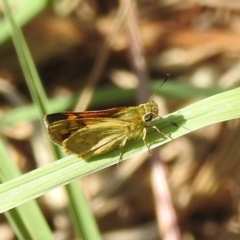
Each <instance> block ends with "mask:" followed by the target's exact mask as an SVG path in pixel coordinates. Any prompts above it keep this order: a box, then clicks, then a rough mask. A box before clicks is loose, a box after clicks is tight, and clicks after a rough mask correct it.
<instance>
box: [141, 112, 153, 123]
mask: <svg viewBox="0 0 240 240" xmlns="http://www.w3.org/2000/svg"><path fill="white" fill-rule="evenodd" d="M152 119H153V114H152V113H151V112H148V113H146V114H145V115H143V121H144V122H150V121H151V120H152Z"/></svg>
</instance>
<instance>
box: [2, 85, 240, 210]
mask: <svg viewBox="0 0 240 240" xmlns="http://www.w3.org/2000/svg"><path fill="white" fill-rule="evenodd" d="M239 117H240V88H237V89H234V90H231V91H227V92H224V93H221V94H217V95H215V96H212V97H209V98H206V99H204V100H202V101H199V102H197V103H194V104H192V105H190V106H187V107H185V108H183V109H180V110H179V111H177V112H175V113H172V114H170V115H169V116H167V118H168V119H169V120H171V121H174V122H175V123H176V124H178V126H179V128H175V127H174V126H172V125H170V124H169V123H168V122H167V121H164V120H162V119H159V120H156V121H154V125H156V126H157V127H158V128H159V129H161V131H163V132H164V133H165V134H170V135H171V137H172V138H173V139H175V138H177V137H180V136H182V135H184V134H187V133H189V132H190V131H194V130H196V129H199V128H202V127H205V126H208V125H211V124H214V123H217V122H222V121H227V120H231V119H235V118H239ZM181 126H182V127H181ZM168 141H170V139H166V138H164V137H163V136H162V135H161V134H159V133H158V132H156V131H151V132H150V133H149V134H148V135H147V142H148V144H149V145H150V148H156V147H158V146H160V145H162V144H163V143H166V142H168ZM145 151H147V149H146V147H145V146H144V144H143V142H142V141H140V140H139V141H131V142H128V143H127V145H126V148H125V151H124V155H123V160H126V159H128V158H130V157H132V156H134V155H136V154H139V153H142V152H145ZM119 153H120V150H119V149H116V150H113V151H111V152H109V153H107V154H104V155H102V156H98V157H95V158H93V159H91V160H89V161H79V159H78V158H77V157H76V156H74V155H70V156H68V157H65V158H63V159H61V161H57V162H54V163H52V164H49V165H48V166H45V167H42V168H39V169H37V170H34V171H32V172H30V173H27V174H25V175H23V176H20V177H18V178H16V179H14V180H11V181H9V182H7V183H4V184H2V186H0V199H1V206H0V212H3V211H6V210H8V209H10V208H13V207H15V206H18V205H20V204H22V203H25V202H26V201H29V200H31V199H33V198H36V197H39V196H41V195H43V194H44V193H46V192H47V191H49V190H51V189H53V188H55V187H59V186H62V185H65V184H68V183H69V182H71V181H73V180H74V179H75V178H78V177H84V176H86V175H89V174H91V173H94V172H96V171H99V170H101V169H104V168H106V167H108V166H111V165H113V164H116V163H117V162H118V161H119Z"/></svg>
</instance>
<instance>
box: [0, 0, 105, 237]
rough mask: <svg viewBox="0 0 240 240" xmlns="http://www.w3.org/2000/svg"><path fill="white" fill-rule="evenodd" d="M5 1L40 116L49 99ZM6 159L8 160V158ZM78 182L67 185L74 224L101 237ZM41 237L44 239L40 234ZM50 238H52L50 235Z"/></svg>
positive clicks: (6, 12) (7, 15) (78, 229)
mask: <svg viewBox="0 0 240 240" xmlns="http://www.w3.org/2000/svg"><path fill="white" fill-rule="evenodd" d="M3 3H4V10H5V17H6V19H7V20H8V21H9V23H10V25H11V29H12V37H13V41H14V45H15V48H16V51H17V54H18V58H19V61H20V64H21V67H22V70H23V73H24V76H25V79H26V82H27V85H28V88H29V91H30V93H31V96H32V99H33V101H34V103H35V104H36V105H37V106H38V107H39V113H41V114H40V116H43V115H45V114H47V113H49V111H48V100H47V97H46V94H45V92H44V89H43V87H42V85H41V81H40V78H39V76H38V73H37V71H36V68H35V65H34V63H33V60H32V57H31V54H30V52H29V50H28V47H27V44H26V42H25V40H24V37H23V35H22V33H21V30H20V29H19V27H18V26H17V24H16V23H15V21H14V18H13V16H12V14H11V10H10V8H9V6H8V2H7V1H6V0H4V1H3ZM54 149H55V154H56V156H57V158H60V157H61V155H60V154H59V151H58V150H57V148H54ZM5 160H6V161H7V159H5ZM0 177H1V176H0ZM76 184H77V183H72V184H71V185H70V186H67V188H69V189H67V191H68V192H69V191H71V189H72V188H74V190H75V191H74V193H73V194H71V195H70V196H69V197H70V199H69V201H70V204H71V207H70V209H71V213H72V214H73V215H74V216H73V219H74V220H76V221H75V222H74V225H75V226H76V228H77V232H78V233H81V236H82V237H83V238H84V239H89V240H90V239H96V240H97V239H101V237H100V233H99V230H98V227H97V224H96V222H95V220H94V217H93V215H92V213H91V211H90V209H89V208H88V205H87V203H86V200H85V196H84V195H83V192H82V191H80V190H79V191H77V189H79V187H80V186H78V185H76ZM26 191H28V190H26ZM72 198H73V199H72ZM0 199H1V196H0ZM80 204H81V206H80ZM80 211H81V212H80ZM35 214H37V212H35ZM21 217H22V219H24V218H26V217H27V215H26V214H25V215H22V216H21ZM16 226H17V224H16ZM42 228H46V225H42V226H39V228H38V229H39V231H42V230H43V229H42ZM82 229H84V230H85V231H83V232H81V230H82ZM18 230H19V231H21V228H19V229H18ZM36 233H37V232H36ZM36 233H35V234H36ZM25 239H29V238H25ZM32 239H34V238H32ZM35 239H36V238H35ZM39 239H42V238H41V236H40V234H39ZM44 239H47V238H44ZM49 239H51V238H50V236H49Z"/></svg>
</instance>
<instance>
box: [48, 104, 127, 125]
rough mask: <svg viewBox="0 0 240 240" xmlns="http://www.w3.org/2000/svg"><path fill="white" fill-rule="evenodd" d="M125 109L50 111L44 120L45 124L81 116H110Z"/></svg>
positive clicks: (80, 117)
mask: <svg viewBox="0 0 240 240" xmlns="http://www.w3.org/2000/svg"><path fill="white" fill-rule="evenodd" d="M124 109H126V107H117V108H111V109H107V110H101V111H86V112H71V111H68V112H58V113H51V114H48V115H46V116H45V118H44V122H45V124H46V125H48V124H51V123H54V122H56V121H61V120H75V119H82V118H111V117H112V116H113V115H114V114H116V113H119V112H120V111H122V110H124Z"/></svg>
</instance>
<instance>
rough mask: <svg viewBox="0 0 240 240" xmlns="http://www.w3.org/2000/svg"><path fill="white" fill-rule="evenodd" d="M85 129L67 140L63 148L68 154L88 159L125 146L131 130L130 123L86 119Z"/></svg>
mask: <svg viewBox="0 0 240 240" xmlns="http://www.w3.org/2000/svg"><path fill="white" fill-rule="evenodd" d="M84 122H85V124H86V126H85V127H83V128H81V129H79V130H77V131H76V132H75V133H73V134H72V135H71V136H70V137H68V138H67V139H65V140H64V141H63V143H62V146H63V148H64V150H65V151H66V152H69V153H75V154H78V156H79V157H81V158H84V159H88V158H90V157H93V156H97V155H100V154H103V153H106V152H109V151H111V150H112V149H114V148H116V147H122V146H124V145H125V143H126V141H127V139H128V135H129V128H128V123H126V122H124V121H121V120H116V119H110V118H102V119H97V120H96V119H84Z"/></svg>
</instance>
